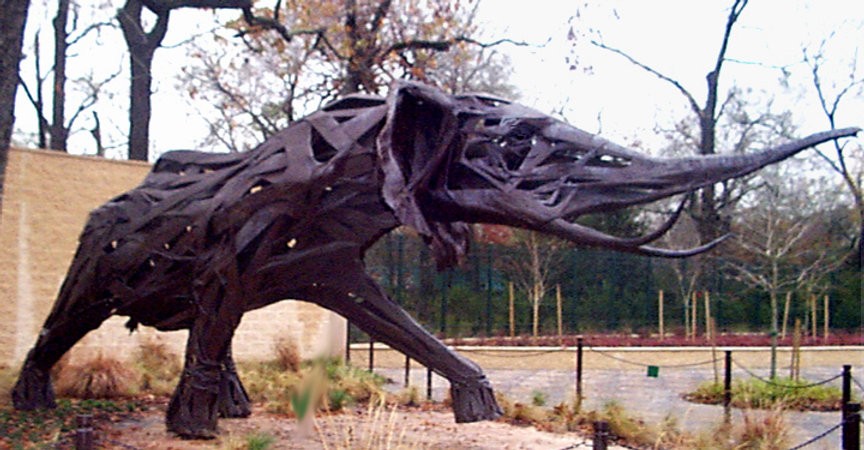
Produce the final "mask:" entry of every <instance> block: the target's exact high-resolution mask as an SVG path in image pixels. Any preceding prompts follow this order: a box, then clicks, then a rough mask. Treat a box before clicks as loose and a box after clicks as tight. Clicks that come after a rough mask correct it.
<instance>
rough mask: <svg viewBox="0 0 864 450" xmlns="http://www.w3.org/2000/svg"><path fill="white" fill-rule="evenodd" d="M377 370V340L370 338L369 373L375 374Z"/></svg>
mask: <svg viewBox="0 0 864 450" xmlns="http://www.w3.org/2000/svg"><path fill="white" fill-rule="evenodd" d="M374 369H375V339H372V336H369V371H370V372H374Z"/></svg>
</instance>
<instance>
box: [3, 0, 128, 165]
mask: <svg viewBox="0 0 864 450" xmlns="http://www.w3.org/2000/svg"><path fill="white" fill-rule="evenodd" d="M70 15H71V23H70V20H69V19H70ZM52 23H53V32H54V39H53V41H54V49H53V53H54V56H53V59H54V62H53V64H52V65H51V66H50V67H48V68H47V69H46V68H43V63H42V60H43V57H42V51H41V45H40V36H41V33H40V31H41V30H40V31H37V32H36V34H35V36H34V41H33V51H32V56H31V58H30V59H31V60H32V63H33V66H34V67H33V70H34V75H33V79H32V80H24V79H21V80H20V83H21V87H22V89H23V90H24V93H25V94H26V96H27V99H28V100H29V101H30V104H31V105H32V106H33V109H34V112H35V113H36V118H37V123H38V125H37V142H36V143H37V145H38V146H39V147H40V148H50V149H52V150H59V151H67V148H66V147H67V140H68V137H69V135H70V134H71V133H72V132H73V129H74V127H75V122H76V121H77V119H78V118H79V117H80V115H81V114H82V113H84V112H86V111H88V110H89V109H90V108H92V107H93V106H94V105H95V104H96V102H97V101H98V99H99V97H100V95H101V94H102V93H103V89H104V87H105V85H106V84H108V83H110V82H111V81H112V80H114V79H115V78H116V77H117V76H118V75H119V74H120V72H119V70H118V71H117V72H115V73H113V74H108V75H106V76H105V77H104V78H102V79H97V77H96V75H94V74H93V73H92V72H91V73H89V74H88V75H86V76H83V77H81V78H78V79H73V80H72V84H73V86H74V87H75V91H76V93H78V94H82V95H81V96H80V99H79V100H77V105H76V106H75V110H74V111H73V112H72V113H71V114H70V115H69V116H68V119H67V114H66V111H67V106H69V105H68V102H67V95H66V93H67V89H68V87H67V84H70V83H69V82H68V80H67V78H68V76H67V70H66V66H67V62H68V58H69V53H70V51H71V50H70V49H72V48H74V46H75V45H76V44H78V43H79V42H81V41H82V40H84V39H85V38H86V37H88V35H89V34H90V33H93V32H98V31H99V30H100V29H101V28H102V27H104V26H107V25H109V24H107V23H103V22H96V23H91V24H88V25H86V26H82V25H80V24H79V16H78V12H77V8H72V9H71V10H70V2H69V0H62V1H60V2H58V5H57V12H56V14H55V16H54V19H53V20H52ZM49 78H51V79H52V81H51V83H48V80H49ZM28 81H29V83H28ZM48 88H50V94H49V95H48V96H46V95H45V90H46V89H48ZM46 97H50V103H49V102H48V101H47V100H48V98H46ZM49 105H50V110H51V111H50V117H51V119H50V120H49V119H48V116H49V113H48V109H49Z"/></svg>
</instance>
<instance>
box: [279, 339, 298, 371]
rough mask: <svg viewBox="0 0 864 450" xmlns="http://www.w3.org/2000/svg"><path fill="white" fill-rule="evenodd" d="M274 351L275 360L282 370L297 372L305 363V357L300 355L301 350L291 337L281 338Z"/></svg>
mask: <svg viewBox="0 0 864 450" xmlns="http://www.w3.org/2000/svg"><path fill="white" fill-rule="evenodd" d="M273 352H274V353H275V359H274V360H273V362H274V363H275V364H276V367H278V368H279V369H280V370H283V371H289V372H297V371H299V370H300V364H302V363H303V359H302V358H301V357H300V350H299V349H298V348H297V344H296V343H294V341H292V340H289V339H280V340H279V341H278V342H276V344H275V345H274V346H273Z"/></svg>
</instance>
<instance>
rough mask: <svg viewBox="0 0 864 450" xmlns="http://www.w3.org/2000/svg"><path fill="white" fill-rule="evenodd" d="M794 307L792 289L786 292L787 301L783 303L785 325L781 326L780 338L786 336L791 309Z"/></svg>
mask: <svg viewBox="0 0 864 450" xmlns="http://www.w3.org/2000/svg"><path fill="white" fill-rule="evenodd" d="M790 308H792V291H787V292H786V302H785V303H784V304H783V325H782V326H781V327H780V330H781V331H780V338H781V339H782V338H786V324H787V323H788V322H789V309H790Z"/></svg>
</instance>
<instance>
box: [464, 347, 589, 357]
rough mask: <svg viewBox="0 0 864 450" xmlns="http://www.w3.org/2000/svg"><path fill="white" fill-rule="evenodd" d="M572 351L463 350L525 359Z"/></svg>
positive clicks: (560, 349) (556, 349)
mask: <svg viewBox="0 0 864 450" xmlns="http://www.w3.org/2000/svg"><path fill="white" fill-rule="evenodd" d="M510 351H512V352H513V354H512V355H510V354H502V353H506V352H510ZM572 351H574V350H571V349H568V348H554V349H551V350H533V351H530V352H526V351H514V350H498V351H494V350H465V352H466V353H476V354H478V355H486V356H491V357H493V358H526V357H532V356H541V355H548V354H550V353H559V352H572Z"/></svg>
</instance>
